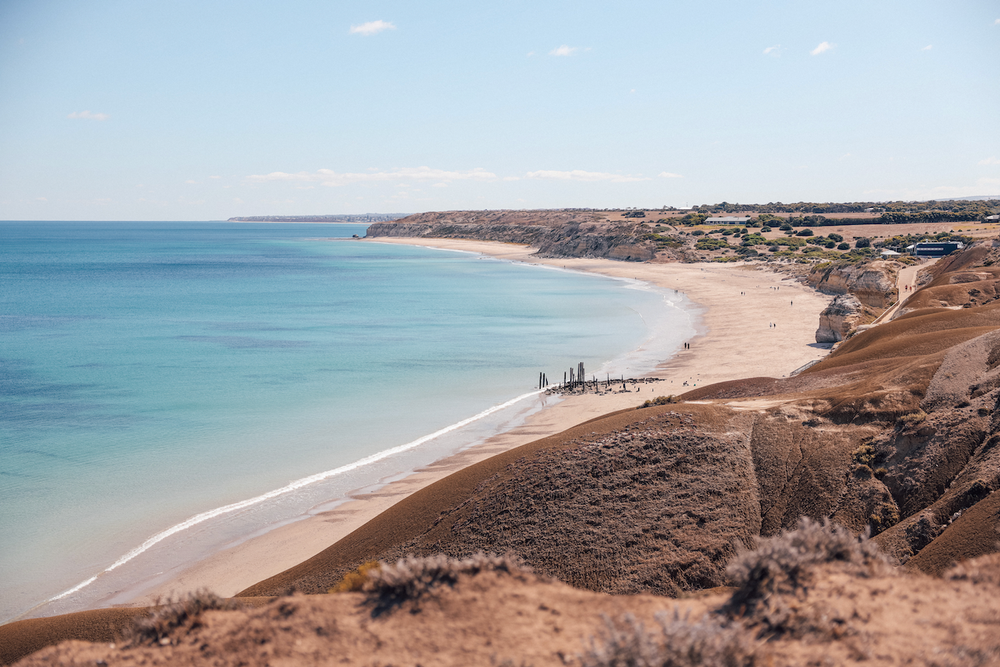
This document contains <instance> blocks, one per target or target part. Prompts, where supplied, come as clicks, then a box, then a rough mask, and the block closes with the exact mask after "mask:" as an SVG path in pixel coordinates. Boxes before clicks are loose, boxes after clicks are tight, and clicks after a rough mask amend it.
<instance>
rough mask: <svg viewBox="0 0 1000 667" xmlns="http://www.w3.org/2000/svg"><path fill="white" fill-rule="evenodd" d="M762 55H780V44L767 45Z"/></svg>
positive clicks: (775, 56)
mask: <svg viewBox="0 0 1000 667" xmlns="http://www.w3.org/2000/svg"><path fill="white" fill-rule="evenodd" d="M764 55H765V56H772V57H774V58H777V57H778V56H780V55H781V44H775V45H774V46H769V47H767V48H766V49H764Z"/></svg>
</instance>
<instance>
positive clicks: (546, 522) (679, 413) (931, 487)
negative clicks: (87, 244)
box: [0, 237, 1000, 665]
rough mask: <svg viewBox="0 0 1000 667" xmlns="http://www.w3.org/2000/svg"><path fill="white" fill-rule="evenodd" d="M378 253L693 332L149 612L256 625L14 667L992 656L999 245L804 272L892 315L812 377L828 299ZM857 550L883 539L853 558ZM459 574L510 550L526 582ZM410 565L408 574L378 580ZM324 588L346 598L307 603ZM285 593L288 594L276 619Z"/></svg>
mask: <svg viewBox="0 0 1000 667" xmlns="http://www.w3.org/2000/svg"><path fill="white" fill-rule="evenodd" d="M375 240H377V241H386V240H387V239H384V238H378V239H375ZM390 241H391V242H403V243H415V242H418V243H421V244H426V245H434V246H435V247H442V248H448V249H460V250H468V251H473V252H483V253H486V254H490V255H491V256H494V257H497V258H502V259H509V260H513V261H531V262H539V263H546V264H550V265H552V266H556V267H559V268H564V269H568V270H587V271H594V272H597V273H602V274H604V275H610V276H614V277H619V278H628V279H633V280H640V281H645V282H649V283H651V284H655V285H657V286H658V287H660V288H662V289H665V290H668V291H669V290H673V289H676V290H678V291H679V292H683V293H684V294H686V295H687V296H688V298H690V299H691V300H692V301H694V302H695V303H697V304H699V305H700V307H701V308H702V311H701V313H700V318H701V321H700V324H699V326H700V330H701V331H702V332H703V333H702V335H700V336H698V337H696V338H694V339H693V340H692V341H690V344H691V347H690V349H687V348H685V349H684V350H682V351H681V352H680V353H679V354H678V355H677V356H676V357H675V358H674V359H672V360H670V361H668V362H667V363H665V364H663V365H662V366H661V367H660V368H658V369H657V370H656V371H655V372H654V373H653V374H652V375H653V376H655V377H658V378H661V381H660V382H657V383H655V384H650V385H642V386H641V389H642V390H641V391H636V392H629V393H614V394H605V395H603V396H598V395H584V396H570V397H567V398H565V399H564V400H562V401H560V402H559V403H557V404H556V405H554V406H552V407H550V408H548V409H546V410H543V411H541V412H539V413H538V414H537V415H535V416H534V417H533V418H532V419H530V420H529V421H528V422H527V423H525V424H524V425H523V426H522V427H519V428H518V429H514V430H513V431H511V432H509V433H506V434H502V435H500V436H498V437H496V438H494V439H492V440H490V441H488V442H486V443H484V444H483V445H481V446H479V447H477V448H473V449H470V450H467V451H465V452H462V453H461V454H459V455H458V456H456V457H452V459H448V460H445V461H442V462H439V463H437V464H435V465H434V466H430V467H428V468H427V469H425V470H421V471H418V472H417V473H416V474H415V475H412V476H410V477H409V478H407V479H404V480H401V481H398V482H394V483H392V484H389V485H387V486H386V487H384V488H383V489H381V490H380V491H378V492H376V493H373V494H369V495H371V496H373V497H371V498H362V499H356V500H355V501H353V502H351V503H348V504H345V505H343V506H341V507H340V508H338V509H337V510H335V511H334V512H331V513H328V514H325V515H320V516H317V517H313V518H311V519H309V520H307V521H302V522H299V523H297V524H292V525H290V526H286V527H285V528H282V529H279V530H276V531H272V533H269V534H267V535H265V536H263V537H261V538H259V539H258V540H253V541H250V542H246V543H244V544H243V545H241V546H240V547H237V549H235V550H233V551H231V552H227V553H225V554H220V555H219V559H218V560H216V561H215V562H214V563H212V562H211V561H208V562H206V563H203V564H200V565H198V566H197V567H196V568H193V569H192V570H190V571H188V572H187V573H185V574H184V575H183V576H182V577H181V578H179V579H177V580H175V581H174V582H171V584H168V586H167V587H164V588H163V589H160V590H159V591H158V593H159V594H163V595H171V594H181V593H183V592H185V591H191V590H194V589H195V588H199V587H202V586H205V585H209V586H212V587H214V588H215V590H216V592H218V593H219V594H221V595H224V596H232V597H233V599H234V600H237V601H240V600H242V601H243V602H244V603H245V604H249V605H263V607H262V608H261V609H259V610H243V611H209V612H205V613H201V612H197V611H196V610H195V611H192V609H193V608H192V607H191V606H190V605H192V604H194V603H188V606H187V607H185V608H184V609H185V610H186V611H183V613H182V614H181V617H182V618H180V620H177V618H178V617H177V615H176V614H174V615H173V616H171V617H170V618H171V619H174V620H171V621H170V623H166V625H168V626H169V627H166V628H165V629H163V630H162V632H160V631H159V630H157V633H159V634H156V636H155V641H148V640H146V639H143V638H142V637H140V638H138V639H136V638H134V637H133V638H132V639H127V640H126V641H125V642H124V646H120V645H118V644H120V643H121V642H120V641H118V642H116V645H115V646H108V645H107V644H104V645H90V644H87V645H74V644H64V645H61V646H59V647H54V648H50V649H46V650H45V651H43V652H41V653H38V654H37V655H35V656H32V657H31V658H29V661H28V662H26V663H25V664H44V661H46V660H48V661H63V662H65V661H68V660H77V659H79V660H91V661H100V662H104V663H106V664H124V662H125V661H129V660H146V661H148V662H149V663H150V664H167V663H168V662H171V661H173V662H174V663H175V664H199V663H200V662H202V661H204V660H207V659H212V660H215V661H216V662H218V663H219V664H230V663H232V664H236V663H237V662H240V661H242V663H241V664H258V663H259V664H263V663H264V662H266V661H268V660H273V659H276V658H283V659H287V660H293V661H295V662H296V663H299V664H320V663H321V662H322V660H323V659H326V658H328V657H329V655H330V654H331V652H336V653H337V654H338V655H340V656H341V657H342V658H343V659H345V660H347V661H348V662H359V661H365V660H367V661H369V662H370V661H371V660H373V659H377V660H379V661H382V662H386V663H388V662H393V663H403V664H416V663H420V664H456V661H458V662H461V661H465V662H470V661H471V662H476V663H482V664H487V663H489V662H491V661H492V662H493V663H495V664H503V663H504V661H507V662H508V663H509V664H519V663H520V662H524V661H528V662H531V663H532V664H581V665H611V664H620V663H618V662H615V660H616V659H620V660H626V657H624V656H627V655H633V654H629V653H628V652H629V651H633V652H636V651H637V652H640V653H641V652H646V653H650V652H651V654H654V655H666V653H665V652H669V651H670V650H673V649H672V648H671V647H674V646H678V645H680V646H683V647H687V648H686V649H684V651H685V655H686V656H688V658H685V659H691V658H690V656H692V655H699V656H702V658H699V660H701V662H698V661H694V662H691V663H690V664H775V665H786V664H787V665H792V664H804V663H809V662H813V661H818V660H822V659H828V660H832V661H833V662H835V663H838V664H846V663H854V662H866V663H867V664H901V663H906V662H910V661H919V660H924V662H926V659H925V658H926V657H927V656H930V655H933V656H935V660H934V664H942V665H951V664H954V665H960V664H992V663H994V662H995V661H996V660H998V659H1000V640H998V639H997V635H996V633H995V622H996V621H995V619H996V618H997V617H998V616H997V614H998V613H1000V611H998V609H997V606H996V600H997V599H1000V595H998V594H1000V561H998V560H997V557H996V554H995V552H996V551H997V541H998V537H1000V533H998V532H997V526H998V522H1000V510H998V507H1000V505H998V503H1000V500H998V499H1000V494H997V493H996V491H997V490H998V489H1000V448H997V447H995V445H996V444H997V443H998V442H1000V416H998V415H1000V410H998V409H997V406H998V404H1000V361H998V360H1000V335H998V329H1000V269H998V268H995V266H996V265H997V263H998V262H1000V242H998V241H992V242H991V241H986V242H985V243H978V244H975V245H973V246H972V247H971V248H966V249H965V250H964V251H962V252H957V253H954V254H953V255H951V256H948V257H946V258H944V259H942V260H940V261H939V262H937V263H936V264H934V265H933V266H927V267H923V268H920V269H918V270H917V271H916V272H909V273H907V274H904V275H905V276H906V279H907V280H913V282H914V285H913V286H912V289H911V288H910V286H909V283H908V284H907V285H906V286H905V287H906V289H899V291H898V292H897V287H896V286H894V285H893V286H885V285H882V284H881V282H880V281H882V280H883V279H884V277H885V276H886V275H890V274H892V275H898V271H899V270H900V269H902V268H904V267H905V264H901V265H900V267H898V268H897V269H893V270H892V271H890V272H889V273H887V272H886V269H885V268H884V267H874V268H873V269H872V271H871V272H867V273H866V271H865V270H864V269H863V268H858V267H857V266H853V265H852V266H844V267H833V268H831V269H826V270H825V273H824V272H823V271H821V272H820V273H822V277H823V278H824V279H826V281H827V282H829V283H830V285H831V286H844V285H854V286H862V287H864V289H863V290H862V291H860V292H859V296H860V301H861V304H862V306H864V308H876V310H879V311H882V310H884V309H885V308H886V307H887V306H889V305H891V302H893V301H899V302H901V303H899V304H897V305H896V306H895V309H894V311H893V312H892V313H887V314H886V315H887V316H886V317H885V318H884V319H885V321H884V322H881V323H879V324H877V326H874V327H872V326H870V325H869V324H865V322H864V319H865V318H868V317H870V316H871V315H872V313H871V312H862V311H863V308H862V309H860V310H858V311H857V312H858V316H859V317H860V318H861V319H858V320H852V322H853V323H852V324H850V327H849V329H850V330H845V331H844V337H845V340H844V341H843V342H841V343H840V344H839V346H838V347H837V348H836V349H835V350H834V351H833V352H832V353H828V349H827V346H819V345H816V344H815V343H814V342H813V341H814V340H815V337H816V328H817V325H818V323H819V315H820V313H821V311H824V310H826V306H827V304H828V303H829V301H830V295H824V294H820V293H817V292H815V291H814V290H813V289H812V288H809V287H806V286H805V285H803V284H800V283H799V282H798V281H797V280H795V279H794V278H793V277H791V276H789V274H787V273H779V272H774V271H771V270H769V269H770V267H767V266H759V265H749V266H746V265H739V264H711V265H705V264H661V263H656V262H642V263H640V262H634V261H632V262H620V261H608V260H606V259H588V258H582V257H579V258H564V257H539V256H538V255H536V254H534V252H533V249H532V248H530V247H527V246H524V245H515V244H509V243H480V242H478V241H476V242H469V241H461V240H454V239H439V238H423V237H422V238H420V239H419V241H414V240H413V239H412V238H399V239H391V240H390ZM852 267H853V268H852ZM834 270H835V271H839V272H840V273H839V274H837V275H838V276H840V277H839V278H838V281H839V282H838V281H834V280H831V274H830V271H834ZM893 271H895V272H896V273H895V274H894V273H893ZM813 273H814V274H816V275H814V276H813V277H814V279H815V280H814V281H813V282H816V283H819V282H822V280H820V274H817V273H816V271H815V270H814V271H813ZM875 274H877V279H876V278H872V275H875ZM911 274H912V276H911ZM834 283H836V285H834ZM873 285H874V286H875V287H873ZM864 290H867V292H866V291H864ZM890 293H891V297H890ZM897 295H898V298H897ZM866 302H872V303H875V302H877V303H878V304H880V305H878V307H875V306H870V305H869V304H868V303H866ZM838 317H839V316H838ZM890 318H891V319H890ZM828 319H830V317H829V316H828ZM828 328H829V327H828ZM814 361H816V362H818V363H815V364H812V365H810V366H809V367H808V368H802V367H803V366H806V365H807V364H809V363H810V362H814ZM796 370H799V371H800V372H798V373H793V371H796ZM685 383H686V384H685ZM678 385H679V386H678ZM670 386H676V387H677V391H674V390H668V389H667V388H668V387H670ZM647 390H650V391H648V393H647ZM670 394H672V396H669V397H668V395H670ZM657 396H664V397H665V400H663V401H659V402H656V403H658V404H656V405H652V406H650V407H640V405H641V401H645V400H647V399H653V398H655V397H657ZM803 517H806V518H810V519H813V520H815V521H816V522H818V523H816V522H813V523H810V522H809V521H806V522H805V523H802V518H803ZM825 521H832V522H834V523H835V524H839V525H840V526H843V527H844V528H830V527H828V526H825V525H824V522H825ZM866 533H868V534H871V535H873V536H874V539H872V540H870V541H869V540H866V539H864V538H863V537H862V538H860V539H859V538H858V537H857V535H859V534H861V535H864V534H866ZM876 546H877V550H876ZM478 552H486V553H495V554H503V553H509V554H513V555H514V556H515V557H516V558H517V559H519V560H520V561H521V562H522V563H524V564H526V565H527V566H530V568H532V570H533V571H532V572H531V573H528V572H526V571H525V570H522V569H521V567H522V566H521V565H517V564H514V563H512V562H509V561H503V560H502V559H501V560H499V561H493V560H489V559H486V560H483V559H481V558H479V560H477V558H478V557H475V556H474V554H476V553H478ZM408 555H412V556H416V557H418V559H417V560H410V561H400V563H399V565H398V566H395V567H394V566H392V565H390V564H391V563H394V562H396V561H397V560H398V559H401V558H403V557H405V556H408ZM446 557H447V558H446ZM271 558H273V559H274V561H273V562H272V564H271V565H270V569H271V571H272V572H274V573H273V574H264V573H263V570H264V568H262V567H260V562H261V560H262V559H264V560H266V559H271ZM448 558H450V559H451V560H448ZM282 559H284V560H282ZM420 559H423V560H420ZM372 561H381V562H382V563H383V565H382V566H376V567H375V568H374V569H371V568H370V566H366V565H365V564H366V563H370V562H372ZM956 563H958V564H959V565H958V567H954V565H955V564H956ZM359 567H360V568H361V569H359ZM366 567H367V568H369V569H367V570H366V569H365V568H366ZM282 568H284V569H282ZM275 570H277V571H276V572H275ZM352 572H353V574H352ZM366 572H367V574H365V573H366ZM380 572H381V574H379V573H380ZM254 577H259V578H257V579H254ZM251 580H252V584H251V585H247V586H246V587H245V588H242V589H240V590H232V589H233V588H237V587H238V586H240V585H241V582H244V581H251ZM554 580H558V582H562V583H557V582H556V581H554ZM351 582H356V583H351ZM418 582H419V585H418ZM566 584H569V586H567V585H566ZM227 587H228V590H227ZM338 587H339V590H343V591H347V592H344V593H338V594H335V595H326V593H327V591H328V590H331V589H334V588H338ZM290 591H297V592H298V593H299V595H298V596H294V597H282V596H285V595H286V594H287V593H288V592H290ZM302 594H305V595H304V596H303V595H302ZM276 596H277V597H278V599H277V600H274V601H273V602H268V600H269V599H270V598H272V597H276ZM198 604H202V603H198ZM209 606H211V604H209ZM88 613H89V614H91V615H90V616H88V617H87V618H86V620H85V621H84V619H83V617H78V620H77V621H74V619H73V618H66V617H64V618H60V619H52V620H47V619H36V620H32V621H21V622H19V623H15V624H9V625H8V626H4V627H2V628H0V647H3V649H4V651H3V656H4V658H5V660H9V659H11V658H17V657H21V656H23V655H26V654H27V653H28V652H29V651H28V648H31V649H32V650H33V649H34V648H38V647H39V646H43V645H46V644H51V643H53V642H54V641H55V640H56V639H58V638H70V637H77V638H81V639H92V640H100V641H105V642H107V641H110V640H111V639H112V638H113V637H114V635H113V633H112V632H111V631H110V630H109V628H113V627H114V626H115V623H118V627H120V626H121V623H122V621H121V618H120V617H121V611H120V610H111V611H108V612H107V613H106V617H100V614H102V613H104V612H99V611H97V612H88ZM171 613H172V614H173V613H174V612H171ZM602 613H603V614H605V616H606V617H607V620H606V621H604V625H602V621H601V620H600V615H601V614H602ZM658 613H661V614H666V615H665V616H664V615H661V616H659V617H658V619H659V620H654V616H655V615H656V614H658ZM93 614H98V616H99V617H100V618H95V617H94V616H93ZM685 614H686V615H685ZM702 614H705V616H704V617H702V616H701V615H702ZM112 615H117V616H116V617H117V618H118V620H117V621H115V620H113V619H112V618H111V616H112ZM156 618H161V619H162V618H163V617H162V616H160V617H156ZM324 618H326V619H335V621H331V622H333V625H330V622H327V621H322V620H321V619H324ZM671 618H672V619H673V620H672V621H671V620H670V619H671ZM698 618H701V620H696V619H698ZM175 621H176V622H175ZM154 622H156V623H165V621H154ZM102 623H103V629H101V630H100V631H98V630H97V629H95V628H96V627H97V626H98V625H101V624H102ZM171 624H172V625H171ZM300 625H301V627H302V628H303V629H296V628H299V626H300ZM661 627H662V638H661V635H660V634H658V633H659V632H660V628H661ZM57 628H61V629H57ZM67 628H69V629H68V630H67ZM87 628H89V630H88V629H87ZM654 628H655V630H654ZM247 632H249V633H251V634H253V635H254V637H256V639H254V640H253V642H255V643H252V645H251V644H250V643H248V642H249V640H248V639H245V638H246V637H248V636H249V635H247V634H246V633H247ZM46 633H48V634H46ZM281 633H285V634H284V635H282V634H281ZM309 633H311V634H309ZM286 638H295V641H294V642H292V641H291V639H286ZM428 638H429V639H428ZM448 638H450V639H448ZM234 642H236V643H240V642H243V643H242V644H241V646H240V648H238V649H237V648H236V647H235V644H234ZM588 642H589V643H588ZM226 647H230V648H228V649H227V648H226ZM623 652H624V653H623ZM615 656H619V657H618V658H616V657H615ZM657 659H659V658H657ZM665 660H666V659H665V658H663V661H664V662H663V664H689V663H683V662H682V663H667V662H665ZM31 661H34V662H31ZM220 661H221V662H220ZM636 664H639V663H636Z"/></svg>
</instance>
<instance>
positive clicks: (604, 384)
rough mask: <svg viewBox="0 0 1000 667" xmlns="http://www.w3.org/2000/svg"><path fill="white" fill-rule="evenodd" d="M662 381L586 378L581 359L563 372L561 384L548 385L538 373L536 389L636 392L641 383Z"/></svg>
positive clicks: (645, 378) (611, 392) (554, 391)
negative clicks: (573, 366)
mask: <svg viewBox="0 0 1000 667" xmlns="http://www.w3.org/2000/svg"><path fill="white" fill-rule="evenodd" d="M654 382H663V379H662V378H650V377H641V378H626V377H625V376H624V375H622V376H621V377H620V378H612V377H611V375H610V374H606V376H605V379H603V380H599V379H597V376H596V375H592V376H591V378H590V379H589V380H588V379H587V373H586V370H585V369H584V367H583V362H582V361H581V362H580V363H578V364H577V365H576V368H570V369H569V370H568V371H564V372H563V381H562V383H561V384H555V385H551V386H550V385H549V378H548V375H546V374H545V373H544V372H542V373H539V374H538V389H544V390H545V393H547V394H588V393H590V394H597V395H601V394H623V393H632V392H638V391H640V390H641V389H642V385H645V384H652V383H654Z"/></svg>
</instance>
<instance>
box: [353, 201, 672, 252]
mask: <svg viewBox="0 0 1000 667" xmlns="http://www.w3.org/2000/svg"><path fill="white" fill-rule="evenodd" d="M367 236H368V237H379V236H394V237H410V238H420V237H431V238H456V239H472V240H476V241H501V242H505V243H523V244H525V245H531V246H534V247H536V248H538V252H539V254H541V255H544V256H557V257H596V258H606V259H617V260H623V261H632V262H647V261H676V260H678V259H681V254H680V253H681V252H682V251H681V250H680V249H679V248H678V249H676V250H675V249H674V248H670V247H665V245H664V244H663V243H662V242H660V243H658V242H657V240H656V239H653V238H651V233H650V231H649V230H648V229H645V228H643V227H642V225H641V224H640V223H636V222H609V221H607V220H604V219H603V218H601V217H600V216H599V215H598V214H596V213H593V212H590V211H446V212H442V213H438V212H433V213H420V214H417V215H411V216H409V217H406V218H403V219H401V220H398V221H394V222H384V223H376V224H373V225H371V226H370V227H369V228H368V233H367ZM677 245H680V244H677Z"/></svg>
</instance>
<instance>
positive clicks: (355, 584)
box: [327, 560, 382, 593]
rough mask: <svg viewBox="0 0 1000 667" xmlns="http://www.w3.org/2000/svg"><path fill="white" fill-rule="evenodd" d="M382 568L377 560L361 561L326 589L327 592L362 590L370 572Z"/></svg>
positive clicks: (354, 591)
mask: <svg viewBox="0 0 1000 667" xmlns="http://www.w3.org/2000/svg"><path fill="white" fill-rule="evenodd" d="M380 569H382V564H381V563H379V562H377V561H373V560H371V561H368V562H367V563H362V564H361V565H359V566H358V567H357V568H355V569H353V570H351V571H350V572H348V573H347V574H345V575H344V578H343V579H341V580H340V581H339V582H337V585H336V586H334V587H333V588H331V589H330V590H328V591H327V593H356V592H359V591H362V590H364V586H365V582H366V581H368V578H369V577H370V576H371V574H372V573H374V572H377V571H378V570H380Z"/></svg>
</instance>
